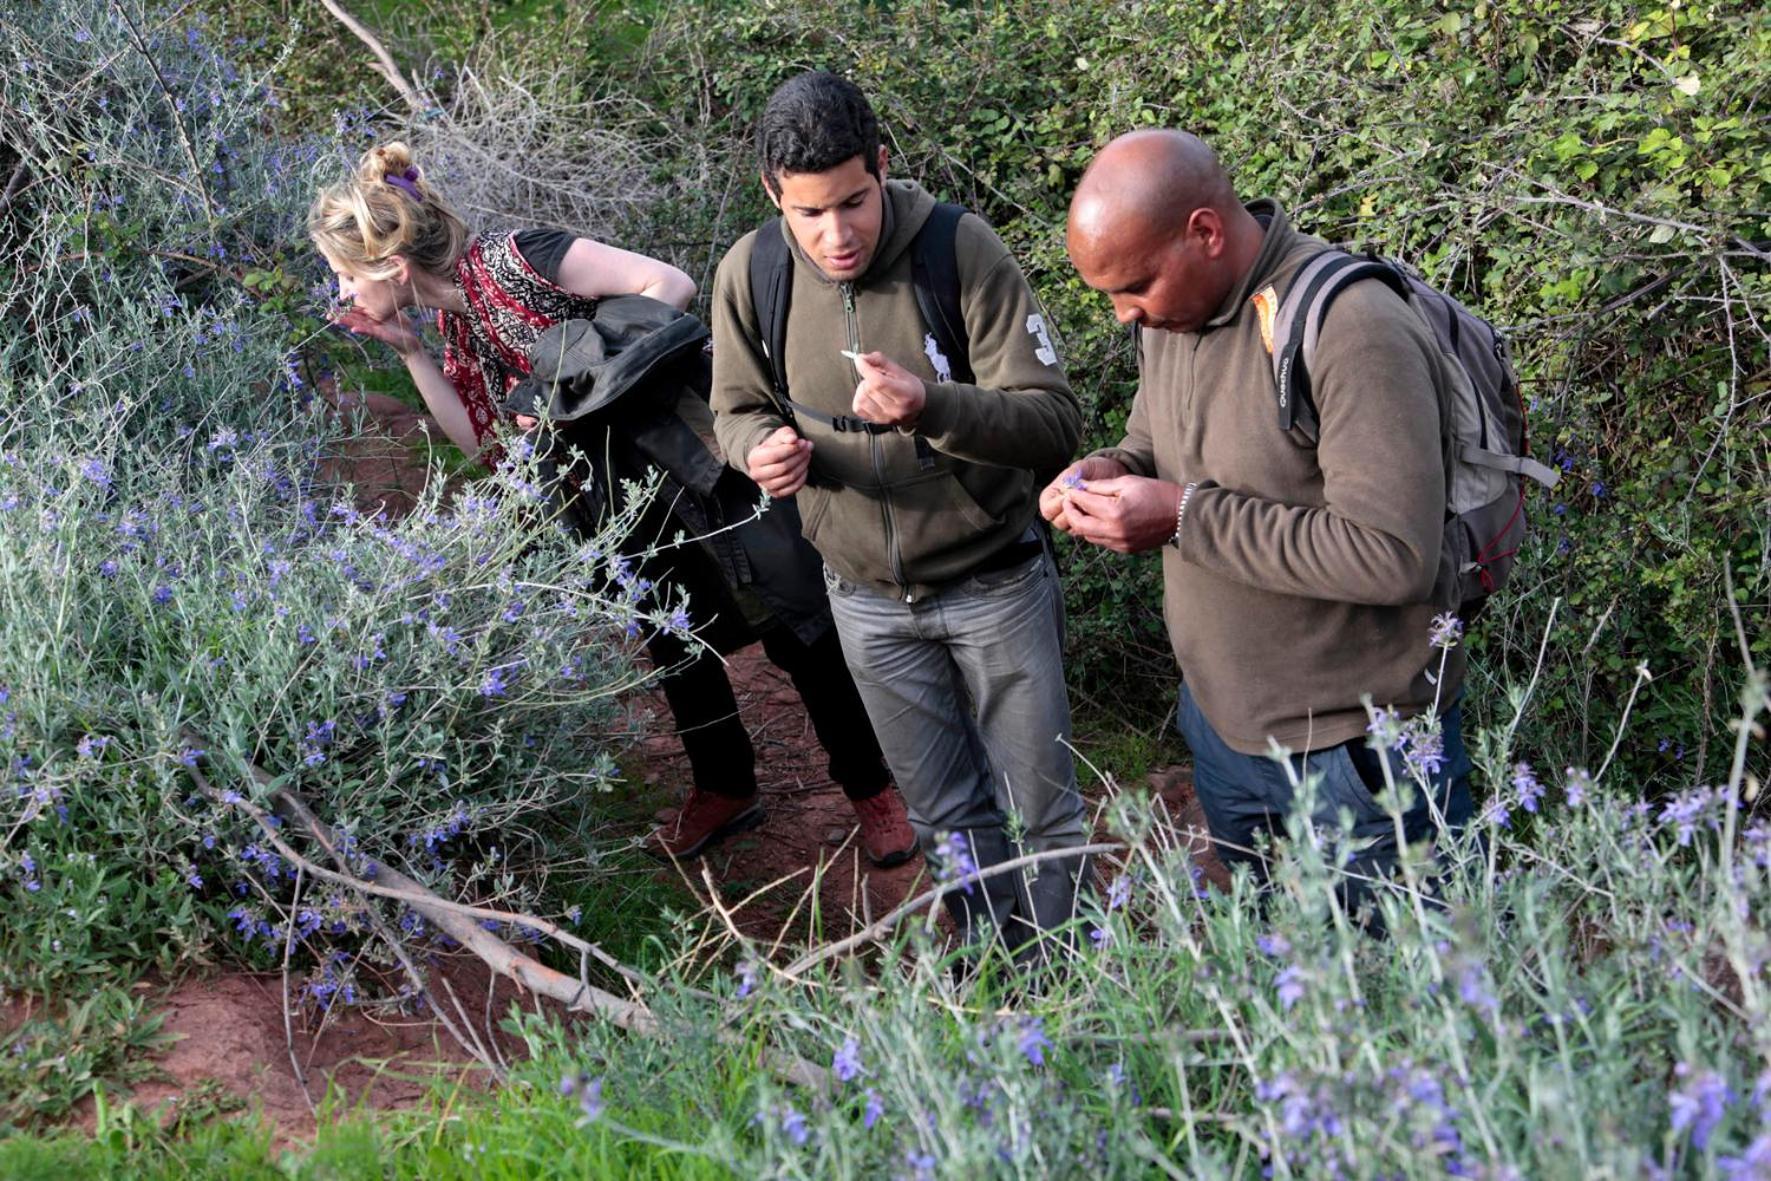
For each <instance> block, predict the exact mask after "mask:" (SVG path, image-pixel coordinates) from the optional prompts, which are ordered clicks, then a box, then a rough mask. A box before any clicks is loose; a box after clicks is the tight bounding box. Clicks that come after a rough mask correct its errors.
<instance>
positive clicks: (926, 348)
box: [922, 332, 953, 381]
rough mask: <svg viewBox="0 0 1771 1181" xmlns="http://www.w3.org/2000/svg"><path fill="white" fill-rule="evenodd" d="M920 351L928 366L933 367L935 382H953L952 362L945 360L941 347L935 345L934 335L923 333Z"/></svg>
mask: <svg viewBox="0 0 1771 1181" xmlns="http://www.w3.org/2000/svg"><path fill="white" fill-rule="evenodd" d="M922 351H923V355H924V356H926V357H928V359H929V364H930V365H931V366H933V367H934V370H935V380H936V381H952V380H953V362H951V361H949V360H948V359H947V354H945V353H943V352H942V351H941V346H940V345H938V344H936V343H935V334H934V333H932V332H925V333H923V334H922Z"/></svg>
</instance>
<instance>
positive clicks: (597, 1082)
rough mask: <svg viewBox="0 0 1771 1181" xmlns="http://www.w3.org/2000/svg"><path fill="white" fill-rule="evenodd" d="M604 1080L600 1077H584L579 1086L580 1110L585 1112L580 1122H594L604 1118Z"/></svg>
mask: <svg viewBox="0 0 1771 1181" xmlns="http://www.w3.org/2000/svg"><path fill="white" fill-rule="evenodd" d="M603 1107H604V1104H603V1080H602V1079H600V1078H593V1079H584V1080H583V1081H582V1082H580V1083H579V1086H578V1110H579V1111H580V1112H582V1113H583V1115H582V1117H581V1118H580V1120H579V1122H580V1123H582V1124H594V1123H596V1121H597V1120H599V1119H601V1118H603Z"/></svg>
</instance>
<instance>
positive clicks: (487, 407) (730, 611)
mask: <svg viewBox="0 0 1771 1181" xmlns="http://www.w3.org/2000/svg"><path fill="white" fill-rule="evenodd" d="M308 233H309V235H310V237H311V238H312V239H313V242H314V245H315V246H316V247H317V248H318V249H319V251H320V253H321V254H322V255H323V256H324V257H325V259H326V262H327V264H328V265H330V266H331V268H332V270H333V272H334V273H335V274H336V275H337V276H338V293H339V302H340V305H341V310H340V311H339V312H338V313H337V314H336V315H335V317H334V322H335V323H337V324H339V325H340V326H341V327H343V328H346V329H348V330H349V331H351V332H352V333H355V334H357V335H359V336H365V337H369V338H372V339H375V340H379V341H382V342H383V343H385V344H387V345H388V346H389V347H391V348H392V349H393V350H394V351H395V352H397V353H398V354H399V355H400V357H401V359H402V360H403V361H404V362H405V364H406V370H407V372H408V373H410V374H411V375H412V380H413V382H414V383H415V384H416V385H417V387H418V391H419V393H420V395H421V396H422V397H423V398H424V402H425V405H426V406H427V407H428V408H429V410H430V412H431V414H432V415H433V416H435V418H436V420H437V422H438V424H439V425H440V426H441V427H442V429H443V431H444V432H445V433H446V434H447V435H448V436H449V438H450V440H451V441H453V442H454V443H455V444H456V445H457V446H458V447H460V448H461V449H462V451H463V452H465V453H467V454H469V455H478V456H480V457H481V458H483V459H484V460H485V461H486V462H488V463H491V464H496V463H497V462H498V459H499V452H498V449H497V445H496V443H495V441H494V440H493V438H492V436H493V433H494V425H495V423H496V421H497V418H498V414H499V410H498V406H499V404H500V403H501V402H502V400H503V399H504V397H505V395H506V394H507V393H508V392H509V391H510V390H511V389H512V388H513V387H514V386H515V385H516V384H517V383H519V382H521V381H522V380H523V379H524V378H525V377H526V376H528V374H529V372H530V368H531V366H530V359H529V354H530V350H531V348H532V347H533V346H534V344H535V341H536V339H537V338H538V337H539V336H540V335H541V333H543V332H544V331H546V330H547V329H548V328H550V327H552V326H553V325H554V324H557V323H559V322H561V321H563V320H571V319H583V320H590V319H594V318H595V316H596V310H597V304H598V301H599V300H601V299H603V298H606V297H610V296H617V295H644V296H649V297H651V298H653V299H656V300H659V301H660V302H662V303H666V304H669V305H671V306H672V307H675V308H677V309H678V310H683V309H686V308H687V307H688V305H689V303H690V301H692V300H693V299H694V298H695V283H694V281H693V280H691V279H690V278H689V277H688V276H687V275H685V274H683V272H681V271H680V270H678V269H677V268H675V267H673V266H671V265H670V264H668V263H665V262H660V261H659V260H657V259H653V258H647V257H646V256H644V255H641V254H634V253H632V252H630V251H626V250H621V249H619V248H617V247H614V246H609V245H606V244H604V243H601V242H596V241H593V240H591V239H589V238H580V237H576V236H574V235H572V234H569V233H565V232H563V231H560V230H518V231H516V232H514V233H495V234H484V235H477V236H476V235H475V234H474V233H473V232H472V231H471V230H470V229H469V227H468V225H467V223H466V222H465V221H464V220H463V219H462V217H461V216H460V215H459V214H458V213H456V211H455V210H454V209H453V208H452V207H451V205H450V204H449V202H448V200H447V198H446V197H445V196H444V195H443V194H442V193H441V192H440V191H438V189H437V188H436V186H435V185H433V184H432V183H431V182H430V181H428V180H427V179H425V176H424V174H423V172H422V170H421V169H420V168H419V167H418V165H417V162H416V161H415V160H414V159H413V158H412V153H411V151H410V150H409V149H408V148H407V147H406V146H405V145H404V144H400V143H388V144H384V145H381V146H379V147H376V148H374V149H372V150H371V151H370V152H368V153H367V154H366V155H365V156H364V157H363V158H362V160H361V161H360V162H359V164H358V166H357V169H356V172H355V174H354V175H353V176H352V177H351V178H350V179H348V180H346V181H344V182H342V183H340V184H337V185H334V186H332V187H330V188H328V189H326V190H324V191H323V192H321V193H320V195H319V196H318V197H317V198H316V199H315V201H314V204H313V208H312V209H311V210H310V211H309V215H308ZM408 308H426V309H430V310H433V311H434V312H435V313H436V326H437V330H438V332H439V333H440V334H441V336H442V339H443V361H442V365H441V366H439V365H438V364H437V363H436V361H435V360H433V359H432V357H431V355H430V353H429V351H428V350H427V349H426V348H425V345H424V341H423V338H422V337H421V336H420V334H419V332H418V331H417V329H416V327H415V326H414V325H413V324H412V323H411V322H409V321H408V320H407V319H406V318H405V316H404V315H403V314H402V313H403V312H404V311H405V310H406V309H408ZM702 409H703V410H704V408H702ZM519 425H521V426H523V427H525V428H527V427H528V426H530V425H532V424H531V423H529V422H528V421H527V420H519ZM615 429H616V430H617V431H618V430H619V428H618V427H617V428H615ZM740 496H741V497H742V498H743V499H741V500H740V503H752V504H754V503H755V501H756V499H757V490H756V489H755V487H754V485H747V486H746V488H745V489H744V490H742V491H741V492H740ZM793 540H794V542H795V543H797V544H798V545H800V546H802V547H803V545H804V543H803V542H802V541H800V540H799V539H798V537H797V533H795V535H794V537H793ZM805 553H806V555H807V556H808V557H811V558H812V560H813V561H814V562H815V556H814V555H812V551H810V550H809V549H808V550H806V551H805ZM640 572H641V573H642V574H643V575H644V576H645V577H648V578H651V579H652V580H653V581H654V582H657V583H660V584H665V583H667V582H668V583H673V584H675V585H676V586H679V587H683V588H684V589H686V590H687V591H688V593H689V597H690V608H691V611H692V612H693V614H695V615H697V616H702V618H700V619H696V620H695V621H694V622H695V623H696V624H697V625H699V624H701V623H703V622H705V621H706V620H707V619H711V618H713V616H714V615H716V614H717V615H718V616H719V617H720V620H721V622H722V624H731V625H734V626H737V627H740V628H741V627H742V626H743V625H742V622H741V619H742V615H743V612H742V610H741V608H740V607H739V606H738V604H737V602H736V600H735V599H734V596H733V593H732V588H731V586H730V584H729V582H728V580H727V579H726V578H725V576H724V575H723V574H722V573H721V571H720V567H719V565H718V564H717V563H715V562H714V561H713V560H712V559H711V558H709V557H708V556H707V555H706V554H705V553H703V552H702V550H701V549H700V547H696V546H688V547H683V548H681V549H677V550H675V551H673V552H672V554H671V555H670V556H669V557H668V558H656V557H655V558H653V559H652V560H651V563H650V564H649V565H648V566H644V567H642V569H641V571H640ZM771 575H778V576H779V577H782V578H793V577H795V572H794V571H788V570H780V571H763V572H760V573H759V576H758V581H759V583H760V582H762V581H764V580H765V579H766V578H767V577H769V576H771ZM817 587H818V591H817V593H818V596H819V597H818V599H817V600H816V602H817V608H816V610H815V612H814V613H813V614H812V615H810V616H809V617H800V618H795V619H792V620H788V619H785V618H783V619H779V620H778V621H776V622H775V625H774V626H768V625H765V626H763V627H762V628H761V636H760V638H761V640H762V643H763V648H764V651H765V652H766V653H767V654H768V656H769V659H770V660H772V661H773V662H774V663H775V664H776V665H778V666H780V667H781V668H782V669H783V670H784V671H786V672H787V673H788V674H789V676H791V677H792V679H793V682H794V685H795V687H796V688H797V689H798V690H799V693H800V697H801V698H802V700H803V701H804V702H805V704H806V706H807V712H808V713H809V714H810V716H811V720H812V723H813V727H814V729H815V730H816V732H817V734H818V738H819V741H820V742H821V743H822V744H823V745H824V748H825V750H826V751H828V752H829V754H830V774H831V777H832V778H833V779H834V780H836V782H837V783H838V784H839V785H840V786H841V787H842V789H843V791H844V793H845V794H846V795H847V796H848V797H849V799H850V801H851V803H852V804H853V805H854V808H855V812H856V815H857V817H858V818H859V821H860V828H861V834H860V835H861V844H862V847H863V848H864V849H865V850H866V851H867V853H868V856H869V857H870V858H871V859H872V860H873V861H874V862H875V863H876V864H880V865H895V864H898V863H901V862H903V861H905V860H907V859H908V858H909V857H910V856H911V854H912V852H913V851H914V849H915V845H916V837H915V833H914V832H913V831H912V830H911V829H910V825H909V821H908V819H907V817H906V816H905V813H904V805H903V801H902V800H901V799H900V798H899V796H898V793H897V790H896V788H894V787H892V786H891V784H890V775H889V772H888V771H887V770H886V768H885V762H884V759H883V758H882V757H881V755H880V752H879V744H878V741H877V740H876V739H875V737H874V734H873V730H872V727H871V725H870V724H869V723H868V721H867V715H866V711H865V709H864V708H863V707H862V705H861V700H860V696H859V695H858V694H857V692H856V691H855V686H854V682H853V680H852V679H851V677H850V675H849V671H848V667H847V665H846V664H845V662H844V661H843V657H842V649H841V646H840V643H839V641H838V640H837V637H836V632H835V629H834V628H833V627H832V626H830V616H829V611H828V607H827V606H825V605H824V604H823V601H822V597H821V596H822V582H821V580H819V581H817ZM647 650H648V652H649V653H650V655H651V657H652V659H653V661H654V662H655V663H656V664H657V665H658V666H659V667H660V668H662V669H665V670H667V671H666V674H665V675H664V677H663V678H662V685H663V689H664V693H665V699H666V701H667V702H668V703H669V705H670V709H671V713H672V715H673V716H674V718H675V721H676V725H677V730H678V732H679V734H680V735H681V737H682V740H683V746H684V749H685V751H686V753H687V754H688V758H689V764H690V768H691V770H692V773H693V780H694V782H693V786H692V788H691V790H690V791H689V793H688V796H687V798H686V799H685V801H684V803H683V805H682V807H681V808H680V809H679V810H678V811H677V813H676V815H675V816H674V817H673V818H672V819H671V820H669V821H668V822H666V823H665V824H664V825H662V826H661V827H660V828H659V829H658V830H657V831H655V832H654V833H653V834H652V836H651V838H650V840H649V842H648V847H649V848H650V849H651V850H652V851H653V852H655V853H658V854H660V855H664V856H668V857H673V858H686V857H693V856H695V855H697V854H698V853H700V852H701V851H702V850H703V849H705V848H707V847H708V846H709V845H711V844H713V843H714V842H716V841H718V840H720V839H722V838H724V837H726V836H728V835H730V834H732V833H734V832H739V831H742V830H744V829H746V828H750V827H752V826H754V825H755V824H757V823H759V822H760V821H761V820H762V819H763V813H762V809H761V808H760V807H759V805H758V802H757V798H758V789H757V780H756V759H755V751H754V748H753V747H752V746H751V742H750V737H749V734H748V733H747V732H746V731H745V729H744V725H743V723H742V721H741V720H740V719H739V717H738V707H737V701H736V699H735V698H734V696H733V694H732V688H731V683H730V681H729V680H728V679H727V677H726V673H725V667H724V664H723V663H722V662H721V660H720V659H719V657H718V656H717V655H715V654H714V653H713V652H712V651H711V650H710V649H708V648H706V647H703V646H700V645H695V646H693V647H691V646H690V645H688V644H685V643H684V642H683V641H682V640H681V639H680V638H678V637H677V636H674V635H671V634H669V633H665V632H659V633H657V634H654V635H653V636H651V637H650V638H649V639H648V641H647Z"/></svg>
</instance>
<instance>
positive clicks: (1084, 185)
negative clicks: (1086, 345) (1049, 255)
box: [1066, 130, 1261, 332]
mask: <svg viewBox="0 0 1771 1181" xmlns="http://www.w3.org/2000/svg"><path fill="white" fill-rule="evenodd" d="M1251 231H1252V241H1253V243H1254V245H1255V251H1257V252H1258V248H1259V240H1260V234H1261V230H1260V225H1259V223H1257V222H1255V221H1254V220H1253V219H1252V218H1251V217H1249V215H1248V212H1247V210H1245V209H1244V208H1243V207H1242V204H1241V203H1240V202H1239V201H1238V200H1237V198H1236V191H1235V189H1234V187H1233V186H1232V185H1231V184H1230V178H1229V176H1228V175H1227V174H1226V173H1225V172H1224V169H1223V166H1222V165H1221V164H1219V163H1218V158H1217V155H1216V154H1215V153H1213V152H1212V150H1211V148H1209V147H1207V146H1206V144H1205V141H1204V140H1202V139H1200V138H1199V137H1198V136H1196V135H1189V134H1187V133H1186V132H1184V131H1160V130H1148V131H1133V132H1130V133H1129V134H1126V135H1122V136H1120V137H1119V138H1118V139H1116V140H1114V141H1113V142H1112V143H1110V144H1108V145H1107V146H1106V147H1105V148H1102V149H1101V152H1100V154H1099V155H1098V156H1096V157H1095V159H1094V162H1093V163H1092V164H1090V165H1089V167H1088V171H1087V172H1085V173H1084V174H1083V177H1082V182H1081V183H1080V184H1078V185H1077V186H1076V195H1075V197H1073V198H1072V199H1071V201H1070V223H1069V228H1068V231H1067V233H1066V242H1067V245H1068V246H1069V249H1070V260H1071V262H1073V263H1074V264H1075V266H1076V270H1077V272H1078V273H1079V274H1080V275H1081V276H1082V278H1083V281H1084V282H1086V283H1087V284H1088V285H1089V286H1091V287H1094V288H1095V289H1096V290H1099V291H1103V292H1106V293H1107V294H1108V295H1109V296H1110V297H1112V299H1113V307H1114V312H1115V314H1117V315H1118V317H1119V319H1120V320H1121V321H1123V322H1126V323H1143V324H1146V325H1148V326H1150V327H1153V328H1166V329H1168V330H1170V331H1175V332H1193V331H1196V330H1197V329H1198V328H1199V327H1201V326H1202V325H1203V324H1204V323H1205V321H1206V319H1208V318H1209V317H1210V316H1211V314H1212V313H1213V312H1214V311H1215V310H1216V309H1217V307H1218V305H1219V304H1220V303H1221V302H1222V301H1223V299H1224V296H1225V295H1226V294H1227V293H1228V292H1229V290H1230V288H1231V287H1232V286H1234V285H1235V283H1236V281H1237V280H1238V279H1239V278H1240V277H1241V275H1242V271H1243V270H1244V269H1246V266H1247V265H1248V264H1249V263H1251V262H1252V261H1253V256H1254V253H1253V252H1251V251H1250V250H1249V249H1248V244H1249V241H1250V240H1251V239H1250V234H1251Z"/></svg>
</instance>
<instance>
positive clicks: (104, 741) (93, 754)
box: [74, 734, 111, 759]
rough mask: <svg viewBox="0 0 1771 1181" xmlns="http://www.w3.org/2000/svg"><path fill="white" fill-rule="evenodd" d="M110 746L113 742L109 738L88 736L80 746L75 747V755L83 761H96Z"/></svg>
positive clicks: (82, 739)
mask: <svg viewBox="0 0 1771 1181" xmlns="http://www.w3.org/2000/svg"><path fill="white" fill-rule="evenodd" d="M110 744H111V740H110V739H109V738H100V737H98V736H97V735H93V734H88V735H86V736H85V737H83V738H81V739H80V742H79V744H78V745H76V746H75V747H74V753H75V754H77V755H79V756H80V757H81V758H83V759H96V758H97V757H98V756H99V754H100V753H101V752H102V751H103V750H104V748H105V747H107V746H109V745H110Z"/></svg>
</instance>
